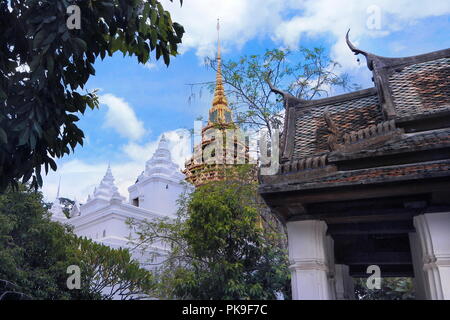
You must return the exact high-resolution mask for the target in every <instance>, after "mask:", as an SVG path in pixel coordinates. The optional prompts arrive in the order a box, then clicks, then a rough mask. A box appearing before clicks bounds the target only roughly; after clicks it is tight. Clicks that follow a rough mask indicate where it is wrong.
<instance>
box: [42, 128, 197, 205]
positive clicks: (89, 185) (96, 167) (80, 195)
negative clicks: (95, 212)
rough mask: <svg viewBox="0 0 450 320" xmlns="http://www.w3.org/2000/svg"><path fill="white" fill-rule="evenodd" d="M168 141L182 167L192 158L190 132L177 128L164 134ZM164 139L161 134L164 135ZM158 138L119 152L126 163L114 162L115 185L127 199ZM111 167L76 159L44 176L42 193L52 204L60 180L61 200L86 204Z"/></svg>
mask: <svg viewBox="0 0 450 320" xmlns="http://www.w3.org/2000/svg"><path fill="white" fill-rule="evenodd" d="M164 134H165V136H166V139H167V140H168V144H169V149H170V152H171V155H172V160H173V161H174V162H175V163H176V164H178V166H179V167H180V170H181V168H183V167H184V162H185V160H187V158H188V157H190V155H191V141H190V133H189V132H188V131H187V130H185V129H177V130H173V131H167V132H165V133H164ZM161 136H162V135H161ZM161 136H159V137H158V138H157V139H156V140H154V141H149V142H148V143H146V144H137V143H135V142H129V143H128V144H127V145H125V146H123V147H122V150H120V151H118V152H121V153H123V157H122V158H123V159H124V161H122V162H118V163H111V169H112V172H113V175H114V178H115V182H116V185H117V187H118V188H119V191H120V193H121V194H122V195H124V196H126V197H128V187H129V186H131V185H132V184H134V182H135V181H136V178H137V177H138V176H139V174H140V173H141V172H142V171H143V170H144V167H145V162H146V161H147V160H148V159H150V158H151V157H152V155H153V153H154V152H155V150H156V148H157V146H158V143H159V140H160V139H161ZM107 167H108V162H107V161H104V160H103V161H98V162H86V161H83V160H79V159H73V160H70V161H67V162H64V163H62V164H59V165H58V171H57V172H53V171H52V172H49V174H48V176H46V177H44V186H43V189H42V191H43V193H44V196H45V199H46V200H47V201H53V200H54V198H55V196H56V191H57V188H58V181H59V177H61V192H60V196H61V197H66V198H69V199H75V198H76V199H77V200H78V201H80V202H82V203H83V202H85V201H86V198H87V196H88V194H91V193H92V192H93V191H94V188H95V187H96V186H98V184H99V183H100V181H101V179H102V177H103V175H104V174H105V172H106V168H107Z"/></svg>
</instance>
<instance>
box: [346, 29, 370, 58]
mask: <svg viewBox="0 0 450 320" xmlns="http://www.w3.org/2000/svg"><path fill="white" fill-rule="evenodd" d="M349 34H350V29H348V31H347V34H346V35H345V42H347V45H348V47H349V48H350V50H352V51H353V52H354V53H355V55H356V54H363V55H367V52H365V51H362V50H360V49H358V48H357V47H355V46H354V45H353V43H351V41H350V39H349Z"/></svg>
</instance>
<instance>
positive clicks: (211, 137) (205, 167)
mask: <svg viewBox="0 0 450 320" xmlns="http://www.w3.org/2000/svg"><path fill="white" fill-rule="evenodd" d="M227 134H228V139H230V137H231V138H232V139H233V141H227ZM240 134H241V132H240V130H239V129H238V128H235V126H234V124H232V123H228V124H226V125H225V124H219V125H217V124H208V125H207V126H206V127H205V128H203V130H202V141H201V143H199V144H198V145H197V146H195V148H194V155H193V157H192V158H191V159H189V160H188V161H187V162H186V163H185V167H186V169H185V170H184V171H183V173H184V174H185V175H186V180H187V181H189V182H190V183H192V184H193V185H195V186H199V185H202V184H205V183H208V182H211V181H220V180H224V179H225V178H226V177H227V175H229V174H230V171H231V169H232V168H233V167H235V166H237V165H240V164H249V163H250V156H249V148H248V146H247V145H246V144H245V140H244V139H243V138H242V136H241V135H240ZM217 135H219V136H217Z"/></svg>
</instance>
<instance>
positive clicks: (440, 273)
mask: <svg viewBox="0 0 450 320" xmlns="http://www.w3.org/2000/svg"><path fill="white" fill-rule="evenodd" d="M414 226H415V227H416V232H417V235H418V236H419V238H420V243H421V247H422V261H423V270H424V272H425V287H426V291H427V294H428V296H427V298H428V299H431V300H450V212H439V213H427V214H423V215H419V216H416V217H414Z"/></svg>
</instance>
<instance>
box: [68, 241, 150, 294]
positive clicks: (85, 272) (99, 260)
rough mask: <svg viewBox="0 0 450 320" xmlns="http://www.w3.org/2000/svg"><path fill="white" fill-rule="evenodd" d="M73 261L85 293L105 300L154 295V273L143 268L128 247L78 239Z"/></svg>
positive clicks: (75, 244)
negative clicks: (114, 246)
mask: <svg viewBox="0 0 450 320" xmlns="http://www.w3.org/2000/svg"><path fill="white" fill-rule="evenodd" d="M73 240H74V242H73V248H74V249H73V250H72V251H71V254H72V255H73V256H72V257H71V259H70V260H71V261H72V263H73V265H78V266H79V267H80V269H81V270H82V272H81V276H82V277H81V284H82V288H81V291H80V292H81V293H82V292H83V291H84V292H87V293H89V294H90V295H93V296H97V297H101V299H103V300H110V299H115V300H118V299H120V300H128V299H141V298H147V297H150V296H151V295H152V294H153V291H154V288H155V282H154V280H153V275H152V274H151V273H150V272H149V271H147V270H145V269H143V268H141V267H140V265H139V262H138V261H136V260H133V259H132V258H131V255H130V253H129V252H128V250H126V249H112V248H110V247H108V246H105V245H101V244H98V243H95V242H93V241H92V240H89V239H83V238H74V239H73Z"/></svg>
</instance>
